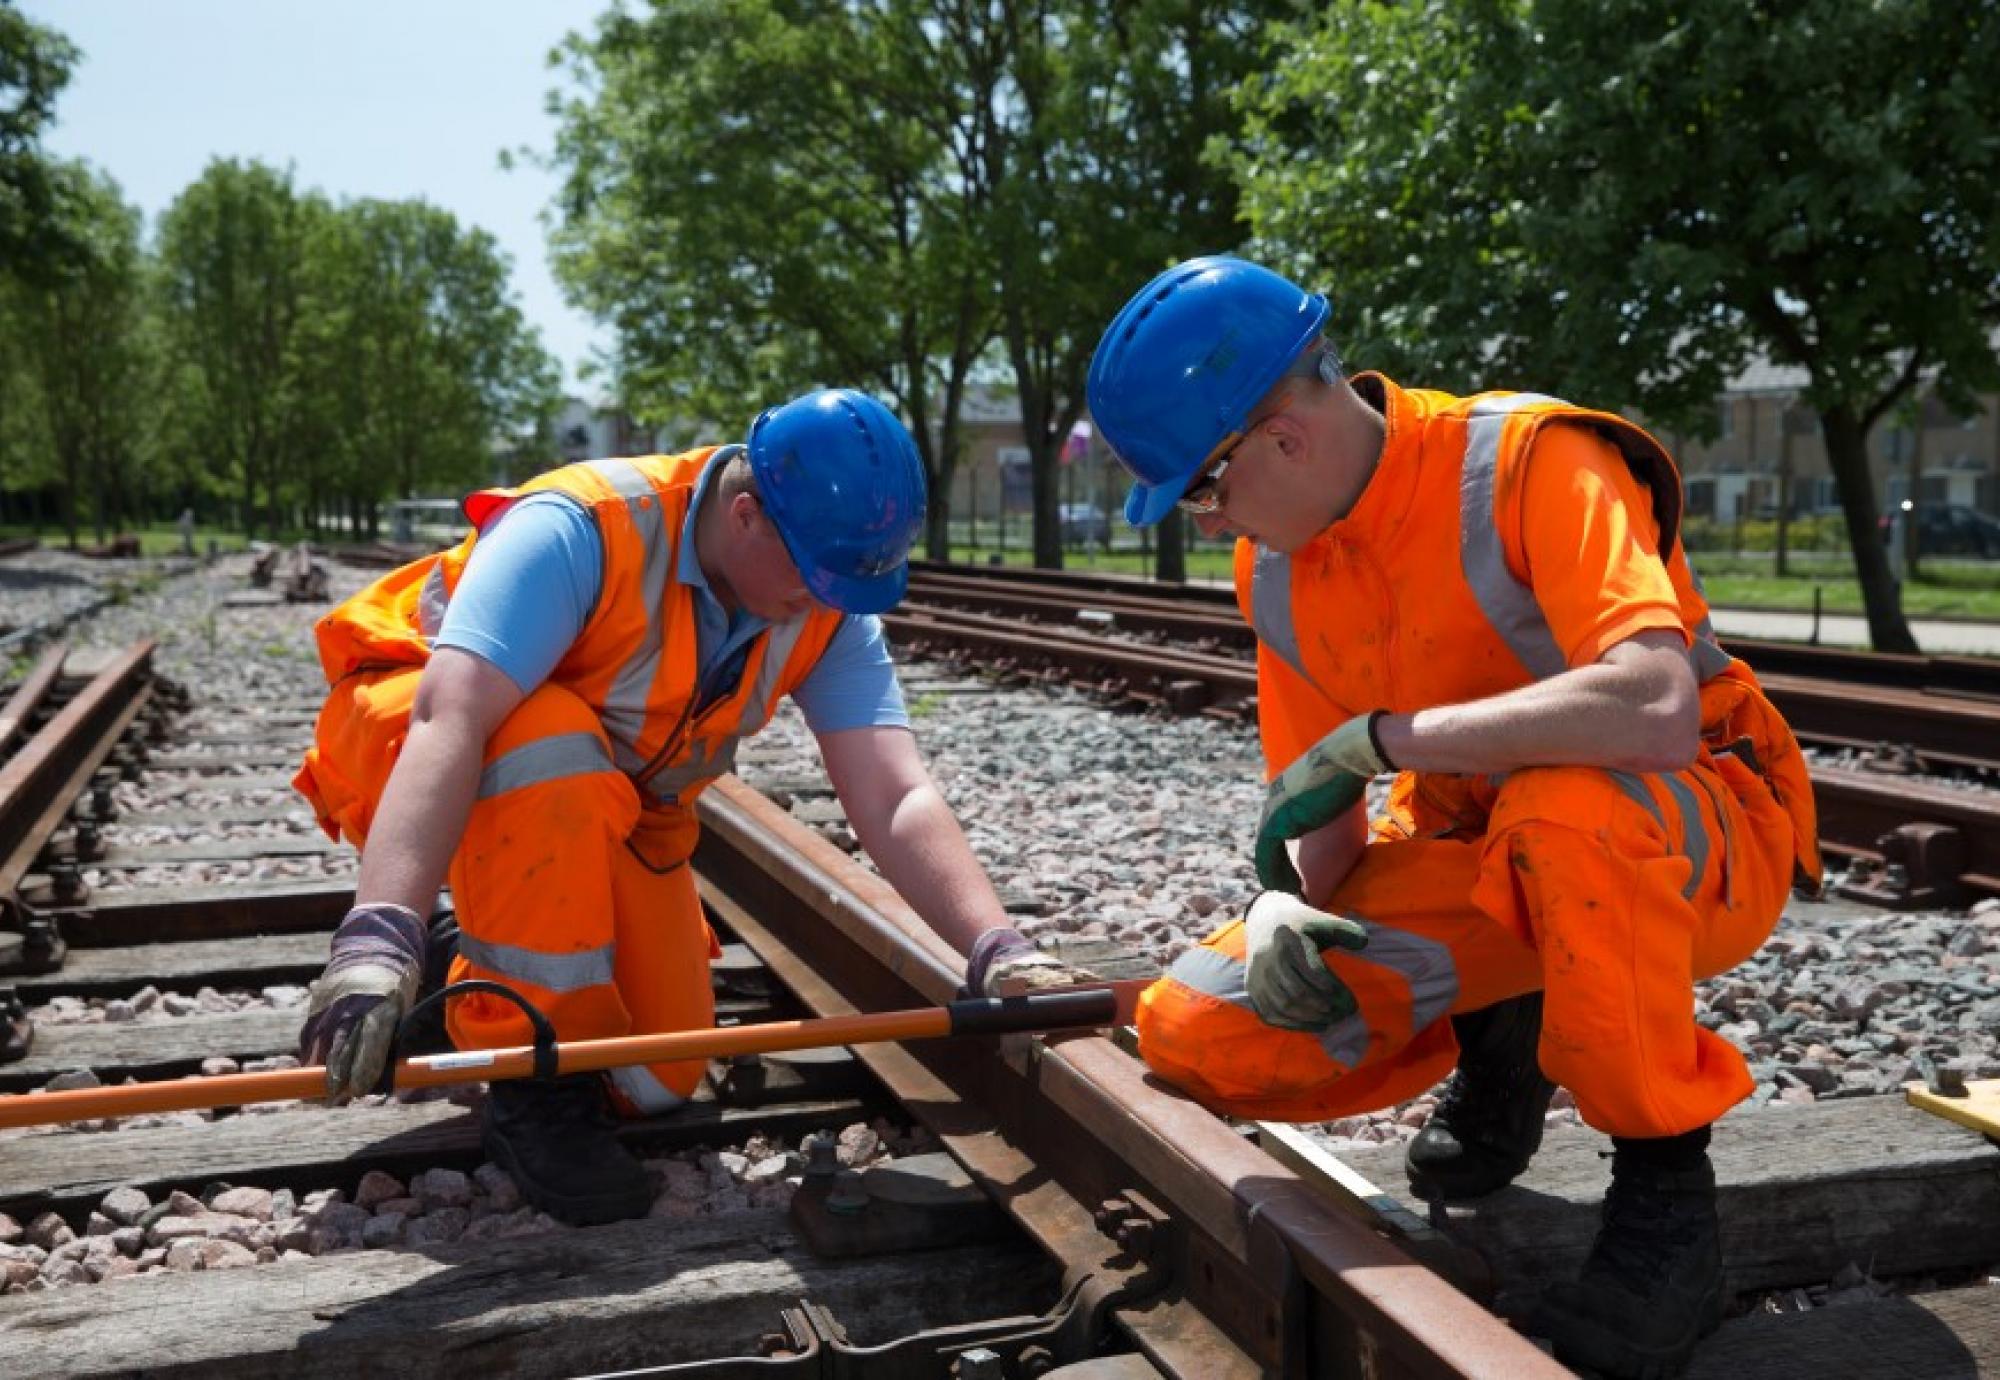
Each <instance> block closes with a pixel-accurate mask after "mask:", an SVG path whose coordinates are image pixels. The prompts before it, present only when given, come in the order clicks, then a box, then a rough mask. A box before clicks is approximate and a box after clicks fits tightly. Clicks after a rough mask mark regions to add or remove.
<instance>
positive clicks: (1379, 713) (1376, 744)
mask: <svg viewBox="0 0 2000 1380" xmlns="http://www.w3.org/2000/svg"><path fill="white" fill-rule="evenodd" d="M1388 712H1389V711H1388V710H1386V709H1378V710H1376V711H1375V712H1374V713H1372V714H1370V715H1369V716H1368V746H1369V747H1372V748H1374V749H1375V756H1376V757H1377V758H1378V759H1379V760H1380V761H1381V763H1382V765H1383V766H1385V767H1387V768H1388V769H1389V770H1390V771H1400V770H1401V768H1400V767H1398V766H1397V765H1396V764H1395V763H1394V762H1392V761H1390V760H1389V754H1388V753H1387V752H1385V751H1383V749H1382V735H1381V734H1380V733H1378V732H1376V731H1375V724H1376V721H1377V720H1379V719H1381V718H1382V717H1383V716H1384V715H1385V714H1387V713H1388Z"/></svg>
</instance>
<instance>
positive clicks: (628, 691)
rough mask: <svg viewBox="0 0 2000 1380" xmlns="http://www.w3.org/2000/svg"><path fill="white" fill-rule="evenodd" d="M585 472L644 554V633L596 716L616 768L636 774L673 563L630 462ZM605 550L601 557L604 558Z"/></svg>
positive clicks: (655, 506)
mask: <svg viewBox="0 0 2000 1380" xmlns="http://www.w3.org/2000/svg"><path fill="white" fill-rule="evenodd" d="M589 468H590V469H591V470H593V471H595V472H596V473H597V475H598V476H599V477H600V478H601V479H603V480H604V482H605V483H607V484H609V485H610V486H611V487H612V489H613V490H614V491H615V492H616V493H617V494H618V496H619V497H620V498H622V499H624V500H625V510H626V512H627V513H629V514H630V515H631V518H632V526H633V529H634V530H635V531H637V532H638V534H639V544H640V548H641V549H642V550H643V551H644V552H645V568H644V570H643V572H642V573H641V574H640V577H639V593H640V596H641V597H642V598H643V599H644V600H645V605H646V630H645V632H644V633H643V634H642V635H641V636H640V638H639V645H638V646H637V647H634V648H633V649H632V654H631V655H630V656H629V657H627V658H626V659H625V664H624V665H622V666H620V667H619V668H618V670H617V672H616V673H615V674H614V675H613V676H612V678H611V688H610V689H609V690H608V691H606V692H605V696H604V704H603V707H602V708H601V709H600V710H599V713H598V717H599V718H600V719H601V720H602V721H603V724H604V731H605V732H606V733H607V734H608V735H610V738H611V745H612V750H613V752H614V753H615V754H616V756H617V761H618V766H619V769H620V770H622V771H626V772H636V771H639V770H640V769H641V768H643V767H644V766H645V765H646V759H645V757H644V756H643V755H642V754H641V753H640V751H639V746H638V745H639V736H640V734H642V733H643V732H645V728H646V704H647V701H648V699H649V698H650V697H651V695H652V690H653V681H654V679H655V678H656V677H657V676H658V675H659V671H660V657H661V655H662V653H663V648H664V646H665V644H666V628H665V626H664V624H663V623H662V622H661V618H660V605H661V602H662V600H664V598H665V597H666V592H667V563H668V562H669V561H670V560H671V559H672V558H673V546H674V543H673V541H672V539H671V538H670V537H669V535H668V532H667V522H666V514H665V512H664V510H663V507H662V505H661V503H660V495H659V493H658V492H657V491H656V490H655V489H654V488H653V483H652V481H651V480H650V479H648V478H646V476H645V474H644V473H643V472H642V471H641V470H640V469H639V467H638V466H637V465H634V464H633V463H632V462H631V461H630V460H592V461H590V462H589ZM609 554H610V553H609V551H608V550H607V552H606V555H607V556H609Z"/></svg>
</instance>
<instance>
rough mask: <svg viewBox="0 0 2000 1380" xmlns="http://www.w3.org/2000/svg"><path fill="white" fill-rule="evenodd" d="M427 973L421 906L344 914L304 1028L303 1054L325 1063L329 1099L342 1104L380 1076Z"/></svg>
mask: <svg viewBox="0 0 2000 1380" xmlns="http://www.w3.org/2000/svg"><path fill="white" fill-rule="evenodd" d="M423 973H424V921H423V918H422V917H421V916H419V915H418V914H417V913H416V912H415V911H413V910H410V909H409V908H408V907H406V906H394V905H388V904H375V905H365V906H356V907H355V908H354V909H353V910H350V911H349V912H348V913H347V918H346V919H345V920H343V921H341V922H340V928H339V929H337V930H335V931H334V932H333V956H332V957H331V958H329V959H328V960H327V964H326V970H325V971H324V972H322V973H321V974H320V978H319V981H318V982H316V983H314V984H313V994H312V1004H311V1005H309V1006H308V1007H307V1008H306V1023H305V1026H304V1027H303V1028H302V1029H301V1030H300V1031H299V1052H300V1056H301V1057H302V1058H303V1059H304V1060H305V1062H307V1063H308V1064H320V1063H323V1064H325V1065H326V1100H327V1101H328V1102H329V1103H331V1104H334V1105H336V1106H337V1105H339V1104H340V1103H342V1102H345V1101H347V1100H348V1099H349V1098H351V1097H358V1096H360V1095H361V1094H362V1093H365V1092H370V1091H372V1090H373V1089H374V1087H375V1085H376V1084H377V1083H378V1082H380V1081H381V1078H382V1070H383V1069H384V1068H385V1067H387V1065H388V1062H389V1055H390V1053H391V1052H392V1051H393V1050H394V1048H395V1044H396V1027H397V1026H399V1025H400V1024H402V1020H403V1016H404V1015H405V1013H407V1012H408V1011H409V1009H410V1004H411V1003H412V1002H413V1001H415V1000H416V996H417V984H418V983H419V982H420V981H422V979H423Z"/></svg>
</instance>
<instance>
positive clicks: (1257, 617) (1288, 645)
mask: <svg viewBox="0 0 2000 1380" xmlns="http://www.w3.org/2000/svg"><path fill="white" fill-rule="evenodd" d="M1250 626H1251V628H1252V629H1253V630H1254V631H1255V632H1256V634H1257V640H1258V641H1259V642H1261V643H1263V644H1264V645H1265V646H1266V647H1269V648H1270V649H1271V650H1272V651H1274V652H1276V653H1277V654H1278V656H1279V657H1280V658H1282V659H1283V660H1284V662H1285V664H1286V665H1288V666H1290V667H1291V668H1292V669H1293V670H1294V671H1297V672H1298V673H1299V674H1300V675H1301V676H1306V667H1305V662H1304V661H1303V660H1301V659H1300V657H1299V630H1298V627H1297V625H1295V624H1294V623H1293V622H1292V558H1291V557H1290V556H1287V555H1285V554H1284V553H1282V552H1279V551H1273V550H1271V549H1270V548H1269V547H1264V546H1260V547H1258V548H1257V555H1256V560H1255V562H1254V564H1252V566H1251V568H1250ZM1306 679H1307V680H1311V679H1312V677H1311V676H1306Z"/></svg>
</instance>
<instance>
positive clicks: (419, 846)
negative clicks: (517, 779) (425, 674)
mask: <svg viewBox="0 0 2000 1380" xmlns="http://www.w3.org/2000/svg"><path fill="white" fill-rule="evenodd" d="M483 754H484V744H483V743H481V742H479V741H477V740H476V738H475V737H474V735H473V734H472V733H470V732H468V731H466V730H464V729H457V728H452V727H447V726H445V725H442V724H439V723H437V722H435V721H424V720H419V721H417V722H415V723H412V724H411V725H410V734H409V737H408V738H407V739H406V740H405V742H404V744H403V750H402V752H401V754H400V755H399V756H398V757H397V759H396V765H395V768H394V769H393V770H392V771H391V772H390V773H389V781H388V784H387V785H386V786H385V787H384V788H383V790H382V799H381V802H380V804H379V805H377V807H376V810H375V819H374V822H373V824H372V825H371V826H370V828H369V831H368V846H367V847H366V848H364V849H363V850H362V854H361V877H360V880H359V882H358V883H357V884H356V886H355V901H356V902H357V903H359V904H367V903H372V902H382V901H387V902H391V903H393V904H395V905H399V906H407V907H409V908H410V909H411V910H413V911H415V912H416V913H417V914H418V915H429V914H430V913H431V909H432V907H433V906H434V905H435V904H436V901H437V894H438V889H439V888H440V887H441V886H442V885H443V884H444V878H445V872H446V870H447V869H448V868H449V867H450V866H451V856H452V854H453V853H455V852H456V851H457V850H458V843H459V839H460V837H461V836H462V835H463V834H464V832H465V821H466V818H467V816H468V815H470V814H471V812H472V801H473V798H474V796H475V795H476V794H477V793H478V790H479V768H480V761H481V758H482V756H483Z"/></svg>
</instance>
